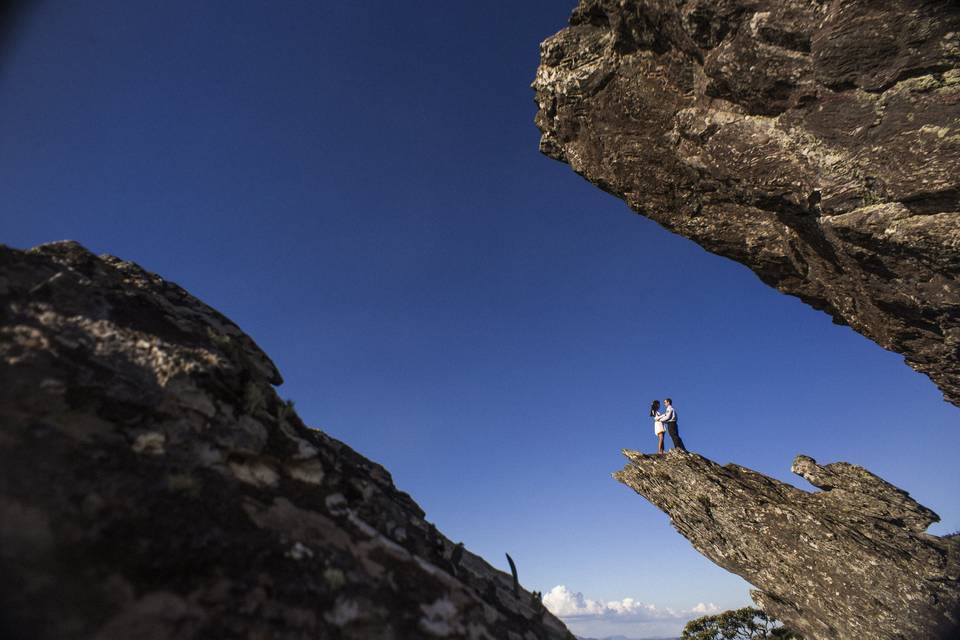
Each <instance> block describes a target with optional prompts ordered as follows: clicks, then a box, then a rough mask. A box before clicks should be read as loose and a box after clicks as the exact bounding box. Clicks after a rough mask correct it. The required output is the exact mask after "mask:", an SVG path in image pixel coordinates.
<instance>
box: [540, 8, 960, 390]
mask: <svg viewBox="0 0 960 640" xmlns="http://www.w3.org/2000/svg"><path fill="white" fill-rule="evenodd" d="M540 53H541V63H540V67H539V68H538V70H537V75H536V79H535V80H534V82H533V88H534V89H535V91H536V101H537V103H538V106H539V111H538V113H537V116H536V124H537V126H538V127H539V128H540V130H541V132H542V137H541V140H540V150H541V151H542V152H543V153H544V154H546V155H548V156H550V157H552V158H555V159H557V160H560V161H562V162H566V163H568V164H570V166H571V168H573V169H574V171H576V172H577V173H578V174H580V175H582V176H583V177H584V178H586V179H587V180H589V181H591V182H593V183H594V184H596V185H597V186H598V187H600V188H601V189H603V190H604V191H607V192H609V193H611V194H613V195H615V196H617V197H619V198H622V199H623V200H624V201H625V202H626V203H627V204H628V205H629V206H630V207H631V208H632V209H633V210H634V211H636V212H638V213H640V214H642V215H645V216H647V217H649V218H651V219H653V220H655V221H656V222H658V223H659V224H661V225H662V226H664V227H665V228H667V229H669V230H671V231H673V232H676V233H678V234H681V235H684V236H686V237H688V238H690V239H692V240H694V241H695V242H697V243H698V244H700V245H701V246H703V247H704V248H705V249H707V250H708V251H711V252H714V253H717V254H719V255H722V256H726V257H728V258H731V259H734V260H736V261H738V262H741V263H743V264H745V265H746V266H748V267H749V268H750V269H752V270H753V271H754V272H755V273H756V274H757V275H758V276H759V277H760V278H761V280H763V281H764V282H765V283H767V284H769V285H771V286H773V287H775V288H777V289H778V290H780V291H782V292H784V293H788V294H791V295H794V296H797V297H799V298H800V299H801V300H803V301H805V302H806V303H808V304H810V305H811V306H813V307H814V308H817V309H820V310H823V311H825V312H827V313H829V314H830V315H831V316H832V317H833V319H834V321H835V322H837V323H839V324H849V325H850V326H851V327H852V328H853V329H855V330H856V331H858V332H860V333H862V334H863V335H865V336H867V337H868V338H870V339H871V340H873V341H875V342H877V343H878V344H879V345H881V346H882V347H884V348H885V349H889V350H892V351H895V352H898V353H900V354H903V355H904V356H905V357H906V361H907V363H908V364H909V365H910V366H911V367H913V368H914V369H916V370H917V371H920V372H922V373H924V374H926V375H928V376H929V377H930V378H931V379H932V380H933V381H934V382H935V383H936V384H937V386H939V387H940V389H941V390H942V391H943V393H944V395H945V398H946V399H947V400H948V401H950V402H952V403H954V404H958V405H960V287H958V280H960V259H958V256H960V126H958V125H960V4H957V3H955V2H948V1H943V0H936V1H934V0H926V1H924V0H917V1H912V0H898V1H894V2H888V3H876V2H870V1H868V0H854V1H851V2H817V1H811V0H684V1H682V2H678V3H668V2H661V1H660V0H582V1H581V2H580V4H579V6H578V7H577V8H576V9H575V10H574V12H573V15H572V17H571V19H570V26H569V27H568V28H566V29H564V30H562V31H561V32H559V33H558V34H556V35H554V36H552V37H550V38H548V39H547V40H546V41H544V42H543V43H542V44H541V47H540Z"/></svg>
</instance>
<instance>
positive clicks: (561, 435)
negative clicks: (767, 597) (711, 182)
mask: <svg viewBox="0 0 960 640" xmlns="http://www.w3.org/2000/svg"><path fill="white" fill-rule="evenodd" d="M572 6H573V2H572V1H571V2H567V3H564V2H557V1H556V0H549V1H547V0H543V1H540V0H537V1H534V0H524V2H522V3H514V2H505V1H502V2H489V3H459V2H458V3H450V2H426V1H422V2H408V3H395V2H363V3H314V2H306V1H303V2H293V1H291V2H286V3H282V5H277V4H275V3H268V2H247V3H239V6H238V4H237V3H232V2H229V3H228V2H204V3H194V2H186V1H171V2H166V3H148V2H140V1H131V0H125V1H123V2H121V1H114V0H104V1H103V2H98V3H96V6H95V7H92V6H91V5H90V4H89V3H80V2H74V1H68V0H63V1H60V2H52V1H51V2H39V3H38V4H37V7H36V8H35V9H34V10H32V11H30V12H28V13H27V14H25V16H24V19H23V20H22V21H21V23H20V24H19V27H18V28H17V29H16V30H15V31H14V32H13V35H14V36H15V39H14V40H13V41H12V42H10V43H9V45H8V46H7V47H6V48H5V49H4V50H3V57H2V59H0V94H2V95H3V96H4V99H3V100H2V101H0V193H2V201H3V208H2V217H0V242H4V243H5V244H8V245H11V246H15V247H21V248H22V247H28V246H32V245H35V244H38V243H41V242H45V241H49V240H55V239H63V238H71V239H76V240H79V241H81V242H82V243H84V244H85V245H87V246H88V247H89V248H91V249H92V250H94V251H97V252H109V253H113V254H116V255H119V256H121V257H123V258H126V259H131V260H134V261H136V262H139V263H140V264H142V265H143V266H144V267H146V268H148V269H150V270H152V271H156V272H158V273H160V274H161V275H163V276H164V277H166V278H167V279H170V280H173V281H175V282H177V283H179V284H181V285H182V286H184V287H186V288H187V289H188V290H190V291H191V292H192V293H194V294H195V295H197V296H198V297H200V298H201V299H203V300H205V301H206V302H208V303H209V304H211V305H213V306H214V307H216V308H218V309H219V310H221V311H223V312H224V313H226V314H227V315H229V316H230V317H231V318H233V319H234V320H235V321H236V322H237V323H238V324H240V326H241V327H243V328H244V329H245V330H246V331H247V332H248V333H250V335H252V336H253V337H254V338H255V339H256V340H257V341H258V342H259V343H260V344H261V346H263V348H264V349H265V350H266V351H267V352H268V353H269V354H270V355H271V357H273V359H274V360H275V361H276V363H277V365H278V366H279V367H280V369H281V371H282V372H283V375H284V377H285V379H286V383H285V384H284V385H283V387H281V389H280V392H281V394H282V395H284V396H285V397H289V398H292V399H294V400H295V401H296V406H297V409H298V410H299V412H300V414H301V416H302V417H303V418H304V419H305V420H306V421H307V422H308V423H309V424H312V425H315V426H317V427H320V428H322V429H324V430H326V431H327V432H328V433H330V434H331V435H333V436H335V437H337V438H340V439H342V440H344V441H345V442H347V443H349V444H350V445H351V446H353V447H354V448H356V449H357V450H358V451H360V452H361V453H363V454H364V455H367V456H368V457H370V458H372V459H374V460H376V461H378V462H380V463H382V464H384V465H385V466H386V467H387V468H388V469H389V470H390V471H391V472H392V473H393V476H394V479H395V481H396V483H397V485H398V486H399V487H400V488H401V489H403V490H406V491H408V492H410V493H411V495H413V497H414V498H415V499H416V500H417V501H418V502H419V503H420V504H421V506H423V507H424V509H425V510H426V511H427V514H428V517H429V518H430V519H431V520H432V521H434V522H435V523H436V524H437V525H438V526H439V527H440V528H441V530H443V531H444V532H445V533H446V534H447V535H448V536H449V537H450V538H452V539H454V540H463V541H464V542H465V543H466V544H467V546H468V547H469V548H471V549H472V550H474V551H475V552H478V553H480V554H481V555H483V556H484V557H486V558H487V559H488V560H489V561H491V562H492V563H493V564H495V565H497V566H498V567H501V568H503V569H505V570H506V569H507V565H506V561H505V559H504V555H503V554H504V552H509V553H510V554H511V556H513V557H514V558H515V559H516V560H517V564H518V566H519V571H520V577H521V581H522V582H523V584H524V585H525V586H527V587H528V588H532V589H540V590H542V591H544V592H548V591H550V590H551V589H553V588H554V587H557V586H558V585H565V587H566V588H567V591H569V592H570V593H571V594H575V593H576V592H581V593H582V594H583V596H584V598H585V599H589V600H593V601H596V602H611V601H612V602H622V601H623V599H624V598H634V599H636V600H637V601H639V602H643V603H648V604H651V605H655V607H657V609H656V611H655V612H653V613H651V612H649V611H648V612H647V613H644V612H643V611H640V610H639V609H638V610H637V611H635V612H634V613H633V614H631V615H623V616H620V617H619V618H618V617H617V615H615V614H613V613H610V612H609V611H607V612H605V613H601V614H597V615H592V616H591V615H585V616H582V617H580V618H578V619H576V620H574V621H573V622H572V623H571V626H572V628H573V629H574V630H575V631H577V632H580V633H596V634H597V635H599V634H600V633H601V632H602V633H614V632H618V633H624V634H626V635H631V636H635V637H642V636H643V635H657V634H661V633H671V632H674V631H676V630H677V629H679V627H680V626H682V620H683V619H684V618H685V617H689V615H693V614H692V613H689V612H690V610H691V609H692V608H693V607H694V606H696V605H697V604H698V603H703V604H709V603H713V604H715V605H717V606H718V607H720V608H729V607H733V606H738V605H741V604H744V603H746V602H747V601H748V596H747V588H748V587H747V584H746V583H745V582H743V581H742V580H740V579H739V578H737V577H736V576H732V575H730V574H727V573H726V572H724V571H723V570H721V569H719V568H717V567H715V566H714V565H713V564H711V563H710V562H709V561H707V560H706V559H704V558H702V557H701V556H700V555H699V554H697V553H696V552H695V551H694V550H693V549H692V548H691V547H690V545H689V544H688V543H687V542H686V541H685V540H684V539H683V538H682V537H680V536H679V535H678V534H677V533H676V532H675V531H673V529H672V528H671V527H670V525H669V522H668V520H667V518H666V516H664V515H663V514H662V513H660V512H659V511H657V510H656V509H654V508H653V507H652V506H650V505H649V504H648V503H646V502H645V501H644V500H643V499H641V498H640V497H638V496H636V495H635V494H633V493H632V492H631V491H630V490H628V489H626V488H625V487H623V486H621V485H619V484H617V483H616V482H614V481H613V480H612V479H611V478H610V473H611V472H613V471H615V470H617V469H619V468H620V467H621V466H622V463H623V459H622V456H621V455H620V449H621V448H623V447H628V448H640V449H646V450H652V449H654V448H655V440H654V436H653V430H652V426H651V425H650V424H648V420H647V419H646V418H645V417H643V415H644V414H645V410H646V407H647V406H648V404H649V401H650V400H651V399H652V398H654V397H660V398H662V397H663V396H664V395H671V396H672V397H673V398H674V399H675V401H676V405H677V407H678V410H679V413H680V415H681V428H682V431H683V435H684V438H685V439H686V441H687V444H688V446H689V447H690V448H692V449H694V450H696V451H698V452H701V453H703V454H704V455H706V456H708V457H710V458H712V459H714V460H717V461H718V462H721V463H725V462H737V463H738V464H742V465H744V466H747V467H751V468H753V469H756V470H758V471H761V472H763V473H767V474H769V475H772V476H774V477H777V478H780V479H783V480H788V481H791V482H794V483H795V484H797V485H798V486H803V482H802V481H800V480H799V479H796V480H794V479H793V478H792V477H791V476H790V473H789V466H790V462H791V460H792V458H793V456H794V455H795V454H797V453H806V454H809V455H812V456H814V457H815V458H817V460H818V461H821V462H830V461H835V460H848V461H850V462H854V463H858V464H862V465H864V466H866V467H867V468H869V469H870V470H871V471H873V472H875V473H878V474H879V475H881V476H883V477H884V478H886V479H888V480H890V481H891V482H893V483H895V484H897V485H899V486H900V487H902V488H904V489H905V490H907V491H909V492H910V493H911V494H912V495H913V496H914V497H916V498H917V499H919V500H920V501H921V502H923V503H924V504H926V505H927V506H929V507H931V508H933V509H934V510H935V511H937V512H938V513H939V514H940V515H941V517H942V518H943V522H942V523H939V524H937V525H935V526H934V527H933V528H932V531H933V532H936V533H945V532H948V531H954V530H957V529H960V505H958V504H957V500H956V495H957V494H958V492H960V471H958V470H957V469H958V467H957V465H956V460H955V458H956V451H957V450H958V445H960V429H958V428H957V426H958V425H957V418H958V410H957V409H956V408H955V407H952V406H950V405H947V404H946V403H944V402H943V401H942V400H941V396H940V393H939V392H938V391H937V389H936V388H935V387H934V386H933V385H932V383H930V382H929V380H927V379H926V378H925V377H923V376H920V375H919V374H916V373H914V372H913V371H911V370H910V369H909V368H907V367H906V366H905V365H904V364H903V363H902V359H901V358H900V357H899V356H897V355H896V354H891V353H888V352H885V351H883V350H882V349H880V348H879V347H878V346H876V345H874V344H873V343H871V342H869V341H868V340H866V339H865V338H862V337H861V336H859V335H858V334H856V333H854V332H853V331H851V330H850V329H848V328H846V327H839V326H835V325H833V324H832V323H831V322H830V320H829V318H828V317H827V316H826V315H824V314H821V313H818V312H815V311H813V310H812V309H810V308H808V307H806V306H805V305H803V304H802V303H800V302H799V301H797V300H795V299H793V298H789V297H786V296H783V295H781V294H779V293H777V292H776V291H774V290H772V289H770V288H768V287H766V286H765V285H763V284H762V283H761V282H760V281H759V280H758V279H757V278H756V277H755V276H754V275H753V274H752V273H751V272H749V271H748V270H747V269H746V268H744V267H742V266H740V265H738V264H735V263H733V262H730V261H728V260H726V259H723V258H719V257H717V256H713V255H710V254H708V253H706V252H705V251H703V250H702V249H700V248H699V247H698V246H696V245H695V244H693V243H691V242H689V241H687V240H685V239H683V238H680V237H676V236H673V235H670V234H668V233H667V232H665V231H664V230H662V229H661V228H660V227H658V226H657V225H656V224H654V223H651V222H649V221H647V220H645V219H643V218H641V217H639V216H636V215H634V214H632V213H631V212H630V211H629V210H628V209H627V207H626V206H625V205H624V204H623V203H621V202H620V201H618V200H616V199H614V198H612V197H611V196H609V195H607V194H605V193H603V192H601V191H600V190H599V189H596V188H595V187H593V186H592V185H590V184H588V183H586V182H585V181H583V180H582V179H581V178H579V177H578V176H576V175H575V174H574V173H573V172H572V171H571V170H570V169H569V168H568V167H567V166H565V165H561V164H559V163H557V162H554V161H552V160H549V159H547V158H545V157H543V156H541V155H540V154H539V153H538V152H537V141H538V138H539V136H538V132H537V130H536V128H535V127H534V125H533V115H534V112H535V106H534V103H533V94H532V91H531V90H530V89H529V83H530V82H531V80H532V78H533V75H534V71H535V68H536V65H537V61H538V43H539V42H540V41H541V40H543V39H544V38H545V37H547V36H549V35H551V34H552V33H554V32H556V31H557V30H558V29H560V28H561V27H562V26H563V25H564V24H565V22H566V19H567V16H568V14H569V11H570V9H572ZM621 608H622V607H621ZM667 609H669V610H670V611H672V612H673V613H670V612H669V611H667Z"/></svg>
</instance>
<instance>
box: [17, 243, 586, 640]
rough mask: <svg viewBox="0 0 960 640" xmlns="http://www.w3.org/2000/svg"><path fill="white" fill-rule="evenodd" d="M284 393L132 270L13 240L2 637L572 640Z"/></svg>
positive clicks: (240, 343) (204, 310) (206, 318)
mask: <svg viewBox="0 0 960 640" xmlns="http://www.w3.org/2000/svg"><path fill="white" fill-rule="evenodd" d="M279 382H280V375H279V373H278V372H277V369H276V367H274V365H273V363H272V362H271V361H270V359H269V358H268V357H267V356H266V355H265V354H264V353H263V352H262V351H261V350H260V349H259V347H257V345H256V344H255V343H254V342H253V340H251V339H250V338H249V337H248V336H247V335H246V334H244V333H243V332H242V331H241V330H240V329H239V328H238V327H237V326H236V325H235V324H234V323H232V322H231V321H230V320H228V319H227V318H225V317H224V316H223V315H221V314H219V313H218V312H216V311H214V310H213V309H211V308H210V307H208V306H207V305H205V304H203V303H202V302H200V301H199V300H197V299H196V298H194V297H192V296H191V295H190V294H188V293H187V292H186V291H184V290H183V289H181V288H180V287H178V286H176V285H175V284H173V283H170V282H166V281H164V280H163V279H162V278H160V277H158V276H156V275H154V274H151V273H148V272H146V271H144V270H143V269H141V268H140V267H138V266H137V265H135V264H133V263H130V262H124V261H122V260H119V259H117V258H114V257H111V256H101V257H97V256H95V255H93V254H91V253H89V252H88V251H86V250H85V249H83V248H82V247H81V246H79V245H77V244H76V243H69V242H67V243H56V244H50V245H44V246H41V247H38V248H36V249H32V250H30V251H25V252H24V251H17V250H13V249H9V248H6V247H2V246H0V576H2V579H0V638H4V639H5V640H15V639H16V640H19V639H26V638H30V639H54V638H56V639H58V640H59V639H63V638H97V639H98V640H131V639H133V640H136V639H138V638H148V639H150V640H162V639H166V638H169V639H170V640H174V639H176V640H186V639H189V638H251V639H252V638H264V639H266V638H269V639H271V640H281V639H294V638H296V639H300V638H304V639H305V638H310V639H316V638H357V639H360V638H362V639H368V638H382V639H398V640H399V639H404V638H432V637H436V638H488V639H500V638H514V639H518V640H519V639H522V640H534V639H541V640H542V639H560V638H572V636H570V635H569V633H568V632H567V631H566V629H565V628H564V626H563V625H562V624H561V623H560V622H559V621H558V620H557V619H556V618H555V617H553V616H552V615H551V614H549V613H548V612H546V611H545V610H543V608H542V606H541V605H540V603H539V601H538V600H536V599H534V598H533V597H532V596H531V594H530V593H528V592H527V591H525V590H523V589H522V588H521V589H518V590H517V591H516V592H515V591H514V582H513V578H512V577H511V576H509V575H506V574H504V573H502V572H499V571H497V570H495V569H493V568H492V567H491V566H489V565H488V564H487V563H486V562H484V561H483V560H482V559H481V558H479V557H477V556H476V555H473V554H471V553H470V552H468V551H464V550H463V549H462V547H457V546H455V545H454V544H452V543H451V542H450V541H449V540H448V539H447V538H445V537H444V536H443V535H442V534H441V533H440V532H439V531H437V529H436V528H435V527H434V526H433V525H432V524H430V523H429V522H427V521H426V520H425V519H424V513H423V511H422V510H421V509H420V508H419V507H418V506H417V504H416V503H414V501H413V500H412V499H411V498H410V497H409V496H408V495H407V494H405V493H403V492H401V491H398V490H397V489H396V488H395V487H394V486H393V483H392V481H391V478H390V474H389V473H388V472H387V471H386V470H385V469H384V468H383V467H381V466H380V465H378V464H375V463H373V462H371V461H369V460H367V459H366V458H364V457H362V456H360V455H359V454H357V453H355V452H354V451H352V450H351V449H350V448H349V447H348V446H347V445H345V444H343V443H341V442H338V441H336V440H334V439H332V438H330V437H328V436H326V435H325V434H324V433H322V432H320V431H316V430H313V429H309V428H307V427H305V426H304V425H303V423H302V422H301V421H300V419H299V418H298V416H297V414H296V412H295V411H293V408H292V407H291V406H289V405H288V404H286V403H284V402H282V401H281V399H280V398H279V397H278V395H277V393H276V392H275V390H274V388H273V385H275V384H278V383H279ZM520 568H521V570H522V563H521V566H520Z"/></svg>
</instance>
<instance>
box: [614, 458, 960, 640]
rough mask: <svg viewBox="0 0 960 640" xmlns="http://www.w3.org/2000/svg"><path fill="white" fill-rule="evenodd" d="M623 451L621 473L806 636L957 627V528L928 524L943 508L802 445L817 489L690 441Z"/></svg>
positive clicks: (819, 638)
mask: <svg viewBox="0 0 960 640" xmlns="http://www.w3.org/2000/svg"><path fill="white" fill-rule="evenodd" d="M623 453H624V455H625V456H626V457H627V459H628V460H629V462H628V463H627V465H626V466H625V467H624V468H623V470H622V471H619V472H617V473H615V474H613V476H614V478H616V479H617V480H619V481H620V482H622V483H623V484H625V485H627V486H628V487H630V488H631V489H633V490H634V491H636V492H637V493H638V494H640V495H641V496H643V497H644V498H646V499H647V500H649V501H650V502H652V503H653V504H654V505H655V506H656V507H657V508H659V509H660V510H661V511H663V512H664V513H666V514H667V515H669V516H670V520H671V522H672V523H673V526H674V527H675V528H676V529H677V531H679V532H680V533H681V534H682V535H683V536H684V537H686V538H687V539H688V540H689V541H690V542H691V543H692V544H693V546H694V548H696V549H697V551H699V552H700V553H702V554H703V555H705V556H706V557H707V558H709V559H710V560H712V561H713V562H715V563H716V564H718V565H719V566H721V567H723V568H724V569H727V570H728V571H732V572H733V573H736V574H737V575H739V576H741V577H743V578H744V579H745V580H747V581H748V582H750V583H751V584H753V585H754V586H755V587H757V590H755V591H752V592H751V595H752V596H753V599H754V600H755V601H756V602H757V604H758V605H759V606H760V607H761V608H762V609H763V610H764V611H765V612H767V613H769V614H771V615H773V616H774V617H776V618H779V619H780V620H782V621H783V622H784V623H785V624H786V625H787V626H789V627H791V628H793V629H795V630H797V631H799V632H800V633H802V634H803V636H804V637H805V638H807V640H850V639H852V638H856V639H858V640H915V639H919V638H924V639H930V640H938V639H942V640H947V639H949V638H957V637H958V636H960V537H957V536H953V537H938V536H934V535H931V534H928V533H925V531H926V529H927V527H928V526H929V525H930V524H932V523H933V522H936V521H938V520H939V518H938V517H937V515H936V514H935V513H933V512H932V511H931V510H930V509H927V508H926V507H924V506H922V505H920V504H918V503H917V502H916V501H915V500H913V499H912V498H911V497H910V496H909V495H908V494H907V493H906V492H904V491H901V490H900V489H898V488H897V487H895V486H893V485H891V484H890V483H888V482H886V481H884V480H883V479H881V478H879V477H877V476H875V475H873V474H872V473H870V472H869V471H867V470H866V469H864V468H862V467H859V466H857V465H853V464H849V463H846V462H835V463H833V464H827V465H819V464H817V462H816V461H815V460H813V459H812V458H809V457H807V456H797V458H796V459H795V460H794V462H793V466H792V468H791V469H792V471H793V472H794V473H796V474H798V475H800V476H802V477H804V478H805V479H807V480H808V481H809V482H810V483H811V484H813V485H814V486H816V487H818V488H819V489H820V491H817V492H814V493H810V492H807V491H803V490H801V489H797V488H795V487H793V486H790V485H788V484H785V483H783V482H780V481H778V480H774V479H773V478H769V477H767V476H764V475H762V474H760V473H757V472H756V471H751V470H750V469H746V468H744V467H740V466H738V465H735V464H728V465H725V466H720V465H718V464H716V463H715V462H713V461H711V460H708V459H707V458H704V457H703V456H700V455H697V454H694V453H685V452H682V451H677V450H671V451H669V452H668V453H667V454H665V455H646V454H643V453H639V452H637V451H627V450H624V452H623Z"/></svg>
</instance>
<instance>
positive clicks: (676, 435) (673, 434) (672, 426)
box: [667, 422, 687, 451]
mask: <svg viewBox="0 0 960 640" xmlns="http://www.w3.org/2000/svg"><path fill="white" fill-rule="evenodd" d="M667 433H669V434H670V439H671V440H673V448H674V449H682V450H684V451H686V450H687V448H686V447H685V446H683V438H681V437H680V431H679V430H678V429H677V423H676V422H668V423H667Z"/></svg>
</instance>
